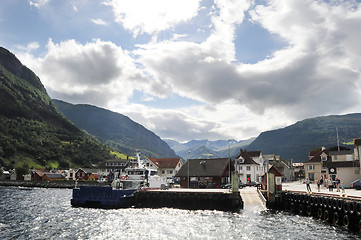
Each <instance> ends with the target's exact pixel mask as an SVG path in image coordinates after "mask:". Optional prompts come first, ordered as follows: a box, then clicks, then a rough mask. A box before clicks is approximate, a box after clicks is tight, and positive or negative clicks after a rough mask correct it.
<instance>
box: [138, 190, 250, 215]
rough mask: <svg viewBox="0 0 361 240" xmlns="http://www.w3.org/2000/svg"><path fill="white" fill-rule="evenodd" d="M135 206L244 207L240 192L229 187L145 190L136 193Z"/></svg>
mask: <svg viewBox="0 0 361 240" xmlns="http://www.w3.org/2000/svg"><path fill="white" fill-rule="evenodd" d="M134 206H135V207H148V208H160V207H170V208H181V209H190V210H206V209H209V210H222V211H237V210H239V209H243V200H242V197H241V195H240V193H239V192H231V191H229V190H228V189H227V190H223V189H169V190H143V191H138V192H136V193H135V194H134Z"/></svg>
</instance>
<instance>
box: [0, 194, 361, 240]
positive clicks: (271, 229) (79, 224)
mask: <svg viewBox="0 0 361 240" xmlns="http://www.w3.org/2000/svg"><path fill="white" fill-rule="evenodd" d="M71 193H72V190H70V189H42V188H32V189H22V188H9V187H0V239H359V238H360V237H361V235H359V234H358V233H351V232H348V231H347V230H344V229H341V228H339V227H333V226H331V225H329V224H324V223H323V222H322V221H319V220H317V219H314V218H311V217H303V216H297V215H291V214H288V213H282V212H274V211H268V210H265V211H261V210H260V209H258V208H248V209H247V208H246V209H244V210H241V211H239V212H236V213H232V212H222V211H190V210H181V209H170V208H161V209H147V208H138V209H137V208H128V209H112V210H105V209H87V208H73V207H71V205H70V198H71ZM246 207H247V206H246Z"/></svg>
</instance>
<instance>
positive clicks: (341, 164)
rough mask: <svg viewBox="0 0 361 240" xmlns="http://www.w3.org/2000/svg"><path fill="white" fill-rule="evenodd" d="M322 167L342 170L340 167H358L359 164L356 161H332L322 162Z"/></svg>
mask: <svg viewBox="0 0 361 240" xmlns="http://www.w3.org/2000/svg"><path fill="white" fill-rule="evenodd" d="M323 166H324V167H327V168H342V167H357V168H359V167H360V162H359V161H358V160H356V161H334V162H324V163H323Z"/></svg>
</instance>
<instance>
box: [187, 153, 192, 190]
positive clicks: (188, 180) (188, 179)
mask: <svg viewBox="0 0 361 240" xmlns="http://www.w3.org/2000/svg"><path fill="white" fill-rule="evenodd" d="M190 153H191V151H188V154H187V162H188V178H187V183H188V184H187V185H188V188H189V182H190V178H189V154H190Z"/></svg>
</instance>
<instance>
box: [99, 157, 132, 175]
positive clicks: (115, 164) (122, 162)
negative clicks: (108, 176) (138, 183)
mask: <svg viewBox="0 0 361 240" xmlns="http://www.w3.org/2000/svg"><path fill="white" fill-rule="evenodd" d="M130 161H131V160H130V159H118V158H117V159H110V160H107V161H106V162H105V168H106V172H107V173H110V172H113V173H114V172H119V173H120V174H123V173H124V172H125V168H127V167H130Z"/></svg>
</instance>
